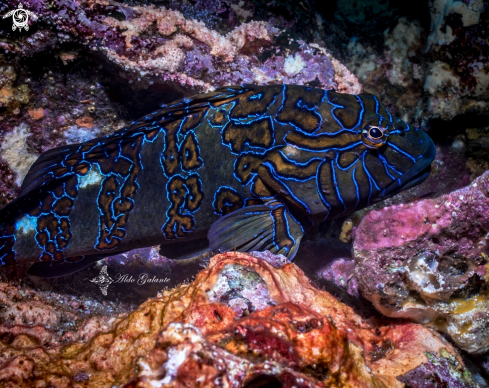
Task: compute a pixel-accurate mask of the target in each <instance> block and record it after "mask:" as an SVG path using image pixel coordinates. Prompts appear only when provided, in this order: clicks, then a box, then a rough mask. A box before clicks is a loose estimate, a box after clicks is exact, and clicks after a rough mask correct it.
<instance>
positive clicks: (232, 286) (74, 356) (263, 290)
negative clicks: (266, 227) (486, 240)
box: [0, 253, 477, 387]
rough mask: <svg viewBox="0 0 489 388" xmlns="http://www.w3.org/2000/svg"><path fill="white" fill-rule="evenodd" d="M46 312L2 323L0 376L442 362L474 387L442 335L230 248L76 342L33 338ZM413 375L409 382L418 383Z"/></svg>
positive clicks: (161, 380) (399, 375)
mask: <svg viewBox="0 0 489 388" xmlns="http://www.w3.org/2000/svg"><path fill="white" fill-rule="evenodd" d="M269 259H270V260H272V261H273V262H277V260H278V262H281V261H282V260H281V259H280V258H272V257H271V256H270V257H269ZM277 266H279V265H277ZM251 286H256V288H255V289H254V290H252V289H250V287H251ZM235 290H238V291H237V292H234V291H235ZM11 292H13V291H11ZM238 300H240V301H239V302H237V301H238ZM243 304H244V305H246V306H247V308H246V309H236V306H238V305H239V306H241V305H243ZM41 307H42V306H40V307H39V308H40V309H42V308H41ZM44 311H49V309H47V308H46V307H44ZM43 316H47V315H46V314H44V315H43ZM46 322H47V318H44V319H43V320H42V321H38V322H35V323H37V324H39V325H38V326H34V329H33V330H32V331H28V330H25V329H24V330H21V329H19V327H20V325H19V323H18V322H14V323H12V324H11V325H5V324H4V326H3V329H2V330H3V332H4V334H2V342H1V346H2V354H3V360H4V362H3V363H2V365H1V366H0V381H1V384H2V385H4V386H8V385H10V386H19V387H31V386H39V387H41V386H51V387H67V386H75V385H77V384H78V385H81V386H85V387H105V386H106V387H109V386H114V385H122V384H128V385H127V386H128V387H154V386H163V385H166V386H173V387H183V386H189V385H191V386H201V387H210V386H216V385H217V386H234V387H241V386H250V384H252V383H254V384H258V383H263V382H271V383H275V384H277V383H279V384H283V385H284V386H293V385H295V386H300V387H322V386H331V387H333V386H343V387H347V386H348V387H360V386H362V387H365V386H372V387H373V386H376V387H382V386H386V387H387V386H388V387H402V386H403V384H402V383H401V381H402V380H403V379H406V378H407V377H406V376H410V375H409V374H410V373H411V374H414V375H416V376H419V375H420V374H422V373H425V374H429V373H432V374H433V373H436V374H438V375H439V376H445V375H446V373H447V372H446V370H447V368H449V370H450V371H451V372H453V373H452V374H451V376H452V379H454V381H455V383H456V384H458V385H451V386H467V387H476V386H477V384H476V383H475V381H474V380H473V378H472V377H471V375H470V373H469V372H468V371H467V370H466V369H465V367H464V365H463V362H462V361H461V359H460V357H459V356H458V355H457V353H456V352H455V351H454V349H453V348H452V347H451V345H450V344H449V343H447V342H446V341H444V340H443V338H442V337H440V336H439V335H437V334H436V333H434V332H433V331H431V330H430V329H427V328H424V327H423V326H420V325H418V324H414V323H408V322H403V321H394V320H389V319H384V320H375V319H374V320H369V321H364V320H362V319H361V318H360V317H359V316H358V315H356V314H355V313H354V312H353V310H352V309H351V308H349V307H347V306H346V305H344V304H342V303H340V302H338V301H337V300H336V299H335V298H333V297H332V296H331V295H330V294H328V293H327V292H325V291H321V290H319V289H317V288H315V287H314V286H313V285H312V284H311V283H310V281H309V279H308V278H307V277H306V276H305V275H304V274H303V272H302V271H301V270H300V269H299V268H298V267H297V266H295V265H294V264H290V263H286V264H282V266H281V267H280V268H274V267H273V266H272V265H270V264H268V262H267V261H266V260H263V259H258V258H255V257H252V256H249V255H246V254H242V253H227V254H220V255H217V256H214V257H213V258H212V259H211V261H210V264H209V268H207V269H204V270H203V271H201V272H200V273H199V274H198V275H197V277H196V279H195V281H194V282H192V283H190V284H183V285H180V286H178V287H176V288H174V289H172V290H168V291H164V292H162V293H161V294H159V295H158V296H157V297H156V298H152V299H149V300H148V301H146V302H145V303H143V304H142V305H141V306H140V307H139V308H138V309H137V310H135V311H134V312H132V313H130V314H129V315H128V316H126V317H124V316H121V317H118V318H116V319H113V320H111V321H106V322H105V324H104V325H100V328H99V329H92V330H91V331H90V334H89V335H86V336H85V338H83V339H84V340H86V342H80V340H81V337H80V336H78V337H77V336H76V335H74V336H73V337H72V338H73V339H74V340H75V342H72V343H69V344H66V345H64V346H62V345H58V342H55V341H54V340H51V342H49V343H48V344H45V343H43V342H42V341H40V342H38V340H37V338H38V337H36V335H37V334H36V330H37V331H39V332H42V331H43V330H46V328H43V325H45V324H46ZM97 331H99V332H98V334H95V335H94V333H96V332H97ZM50 335H51V336H53V337H56V338H57V339H59V338H61V334H60V333H57V332H51V333H50ZM413 380H414V379H413ZM421 380H422V379H421ZM421 380H420V379H419V378H418V381H419V383H414V384H411V385H410V386H412V387H422V386H424V385H423V382H422V381H421ZM442 381H443V380H442Z"/></svg>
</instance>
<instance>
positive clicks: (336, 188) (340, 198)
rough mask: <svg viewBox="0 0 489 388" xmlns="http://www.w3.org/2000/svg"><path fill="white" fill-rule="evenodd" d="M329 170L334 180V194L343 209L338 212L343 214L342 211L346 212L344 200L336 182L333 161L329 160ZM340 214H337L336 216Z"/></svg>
mask: <svg viewBox="0 0 489 388" xmlns="http://www.w3.org/2000/svg"><path fill="white" fill-rule="evenodd" d="M334 164H337V163H336V162H335V163H334ZM331 172H332V173H333V182H334V187H335V190H336V196H337V197H338V199H339V200H340V202H341V204H342V205H343V211H342V212H341V213H340V214H343V213H344V212H346V205H345V202H344V201H343V198H342V197H341V193H340V188H339V185H338V182H337V181H336V173H335V168H334V165H333V161H331ZM340 214H338V216H339V215H340Z"/></svg>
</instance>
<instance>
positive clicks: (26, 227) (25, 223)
mask: <svg viewBox="0 0 489 388" xmlns="http://www.w3.org/2000/svg"><path fill="white" fill-rule="evenodd" d="M36 226H37V218H36V217H32V216H29V215H25V216H24V217H22V218H21V219H19V220H17V222H16V223H15V230H16V231H17V232H21V231H22V233H23V234H27V233H29V232H35V231H36Z"/></svg>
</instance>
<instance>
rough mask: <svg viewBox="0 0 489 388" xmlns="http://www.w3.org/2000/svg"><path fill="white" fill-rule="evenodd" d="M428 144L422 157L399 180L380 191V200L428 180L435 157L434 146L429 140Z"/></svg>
mask: <svg viewBox="0 0 489 388" xmlns="http://www.w3.org/2000/svg"><path fill="white" fill-rule="evenodd" d="M429 142H430V146H429V147H428V150H427V151H426V152H425V153H424V154H423V156H422V157H421V158H419V159H418V161H417V162H416V163H415V164H414V165H412V166H411V168H410V169H409V170H407V171H406V172H405V173H404V174H402V176H401V177H400V178H398V179H396V180H395V181H394V182H392V183H391V184H390V185H389V186H387V187H386V188H385V189H384V190H383V191H382V194H381V195H380V196H379V199H380V200H383V199H386V198H388V197H391V196H393V195H395V194H397V193H399V192H401V191H404V190H407V189H410V188H411V187H414V186H416V185H419V184H420V183H421V182H423V181H424V180H425V179H426V178H428V176H429V175H430V172H431V162H433V160H434V159H435V156H436V147H435V144H434V143H433V141H431V139H429Z"/></svg>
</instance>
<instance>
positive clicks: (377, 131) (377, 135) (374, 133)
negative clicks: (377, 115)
mask: <svg viewBox="0 0 489 388" xmlns="http://www.w3.org/2000/svg"><path fill="white" fill-rule="evenodd" d="M369 135H370V137H372V138H374V139H380V138H381V137H382V132H381V131H380V129H379V128H376V127H373V128H370V131H369Z"/></svg>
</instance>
